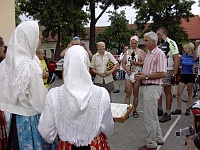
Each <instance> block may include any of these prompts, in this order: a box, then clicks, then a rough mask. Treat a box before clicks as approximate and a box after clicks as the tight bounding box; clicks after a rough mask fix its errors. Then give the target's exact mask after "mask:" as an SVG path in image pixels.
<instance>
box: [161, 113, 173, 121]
mask: <svg viewBox="0 0 200 150" xmlns="http://www.w3.org/2000/svg"><path fill="white" fill-rule="evenodd" d="M169 120H171V115H168V114H167V113H165V114H164V115H163V116H162V118H160V120H159V122H162V123H163V122H167V121H169Z"/></svg>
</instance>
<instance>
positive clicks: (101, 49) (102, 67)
mask: <svg viewBox="0 0 200 150" xmlns="http://www.w3.org/2000/svg"><path fill="white" fill-rule="evenodd" d="M97 49H98V52H97V53H96V54H94V55H93V56H92V61H91V64H92V67H93V68H92V71H93V72H94V73H95V74H96V76H95V79H94V84H95V85H98V86H101V87H104V88H106V90H107V91H108V92H109V95H110V97H111V92H113V90H114V84H113V81H114V80H113V75H112V72H113V71H115V70H116V69H117V66H118V62H117V60H116V59H115V57H114V56H113V55H112V54H111V53H110V52H107V51H106V46H105V43H104V42H98V43H97ZM108 62H112V63H113V64H114V67H113V68H112V69H111V70H107V64H108Z"/></svg>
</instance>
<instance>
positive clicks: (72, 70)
mask: <svg viewBox="0 0 200 150" xmlns="http://www.w3.org/2000/svg"><path fill="white" fill-rule="evenodd" d="M92 86H93V83H92V80H91V75H90V73H89V57H88V54H87V52H86V51H85V49H84V48H83V47H82V46H79V45H75V46H72V47H70V48H69V49H68V50H67V52H66V53H65V57H64V87H65V89H66V91H67V92H68V93H69V94H70V96H71V97H72V99H74V101H73V103H72V104H73V105H74V106H73V107H74V108H73V110H74V111H75V112H76V111H80V112H79V113H81V111H83V112H84V110H85V109H86V108H87V106H88V103H89V100H90V98H91V89H92ZM69 99H71V98H69Z"/></svg>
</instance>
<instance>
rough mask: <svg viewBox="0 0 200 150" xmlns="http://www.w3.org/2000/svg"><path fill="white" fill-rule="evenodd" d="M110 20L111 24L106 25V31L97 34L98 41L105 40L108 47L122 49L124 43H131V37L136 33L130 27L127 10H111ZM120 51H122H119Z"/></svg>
mask: <svg viewBox="0 0 200 150" xmlns="http://www.w3.org/2000/svg"><path fill="white" fill-rule="evenodd" d="M108 13H109V14H110V15H109V20H110V21H111V25H110V26H108V27H106V28H105V29H104V31H103V32H102V33H100V34H98V35H97V38H96V39H97V41H103V42H105V44H106V47H107V48H108V49H109V50H111V49H112V48H117V49H118V50H121V49H122V48H123V47H124V45H129V38H130V37H131V35H133V34H134V33H135V31H134V30H132V31H131V30H129V29H128V26H127V25H128V20H127V19H126V16H125V11H124V10H123V11H120V13H117V11H109V12H108ZM119 52H120V51H119Z"/></svg>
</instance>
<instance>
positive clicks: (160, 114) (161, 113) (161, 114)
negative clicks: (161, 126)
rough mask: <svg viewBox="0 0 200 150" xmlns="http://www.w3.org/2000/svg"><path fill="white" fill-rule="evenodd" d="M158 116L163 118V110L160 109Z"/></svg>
mask: <svg viewBox="0 0 200 150" xmlns="http://www.w3.org/2000/svg"><path fill="white" fill-rule="evenodd" d="M158 116H163V110H162V109H159V108H158Z"/></svg>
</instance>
